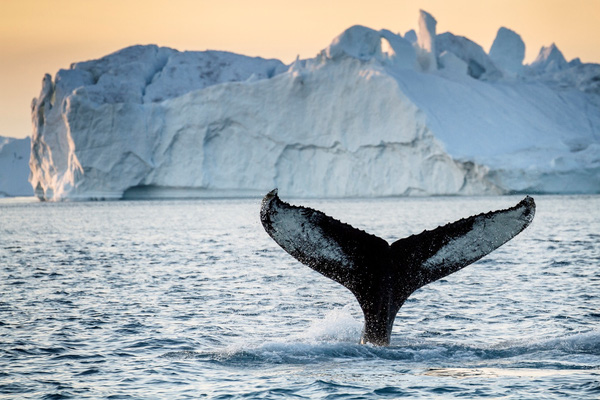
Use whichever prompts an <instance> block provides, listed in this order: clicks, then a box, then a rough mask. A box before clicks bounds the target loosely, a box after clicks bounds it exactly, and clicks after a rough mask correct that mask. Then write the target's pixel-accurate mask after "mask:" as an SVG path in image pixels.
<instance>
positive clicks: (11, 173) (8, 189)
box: [0, 136, 33, 197]
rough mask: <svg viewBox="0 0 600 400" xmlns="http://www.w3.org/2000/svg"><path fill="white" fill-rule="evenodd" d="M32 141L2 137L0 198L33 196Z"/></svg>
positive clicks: (0, 147)
mask: <svg viewBox="0 0 600 400" xmlns="http://www.w3.org/2000/svg"><path fill="white" fill-rule="evenodd" d="M30 149H31V140H30V139H29V138H25V139H15V138H9V137H2V136H0V197H14V196H33V189H32V188H31V185H30V184H29V182H28V181H27V178H28V177H29V153H30Z"/></svg>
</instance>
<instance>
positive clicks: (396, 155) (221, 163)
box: [31, 12, 600, 200]
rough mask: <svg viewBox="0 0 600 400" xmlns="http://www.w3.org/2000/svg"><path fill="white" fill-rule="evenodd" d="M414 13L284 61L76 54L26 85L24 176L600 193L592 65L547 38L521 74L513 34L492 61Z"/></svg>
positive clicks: (42, 185) (184, 184)
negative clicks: (407, 24)
mask: <svg viewBox="0 0 600 400" xmlns="http://www.w3.org/2000/svg"><path fill="white" fill-rule="evenodd" d="M419 27H420V31H419V32H418V34H415V33H414V32H411V31H409V32H408V33H407V35H406V37H402V36H401V35H396V34H393V33H391V32H390V31H387V30H382V31H376V30H372V29H369V28H366V27H362V26H354V27H351V28H349V29H348V30H346V31H345V32H343V33H342V34H340V36H338V37H337V38H335V39H334V40H333V42H332V43H331V45H330V46H328V47H327V48H325V49H324V50H323V51H322V52H321V53H320V54H318V55H317V56H316V57H315V58H312V59H308V60H300V59H298V60H296V61H295V62H294V63H292V64H291V65H289V66H286V65H284V64H283V63H281V62H279V61H277V60H266V59H262V58H250V57H245V56H241V55H236V54H231V53H226V52H217V51H207V52H179V51H176V50H173V49H169V48H162V47H157V46H134V47H129V48H126V49H123V50H121V51H118V52H116V53H114V54H111V55H108V56H106V57H103V58H101V59H99V60H94V61H88V62H84V63H76V64H73V65H72V66H71V67H70V68H69V69H66V70H60V71H59V72H58V73H57V74H56V76H55V77H54V79H52V78H51V76H50V75H46V77H45V78H44V80H43V84H42V90H41V93H40V96H39V97H38V98H36V99H35V100H34V102H33V106H32V116H33V122H34V132H33V135H32V154H31V168H32V173H31V184H32V185H33V187H34V188H35V193H36V195H37V196H38V197H39V198H41V199H49V200H61V199H92V198H102V199H109V198H122V197H173V196H255V195H261V194H264V193H265V192H266V191H268V190H270V189H272V188H273V187H279V188H280V190H281V191H282V192H285V193H287V195H290V196H303V197H310V196H330V197H342V196H393V195H409V194H410V195H413V194H417V195H431V194H435V195H439V194H492V193H507V192H551V193H572V192H577V193H579V192H581V193H597V192H600V134H599V132H600V107H599V105H600V96H599V91H598V90H597V88H598V85H597V83H598V80H600V70H599V69H598V66H597V65H590V64H581V65H573V66H571V64H569V65H568V68H565V67H564V65H563V64H562V63H561V62H558V63H559V64H560V68H555V67H554V65H558V64H557V62H556V59H557V56H556V54H555V53H553V52H552V51H547V52H546V53H548V56H547V57H546V58H543V57H542V58H540V61H539V63H538V64H536V65H535V66H527V67H526V68H525V67H524V68H523V73H522V75H520V74H519V72H520V70H521V69H520V68H519V65H517V64H518V63H517V62H516V60H517V59H518V58H519V57H520V49H514V51H512V50H511V49H510V48H507V46H508V47H510V44H511V43H516V45H517V46H519V45H520V44H519V41H518V40H516V39H515V37H514V35H509V37H502V38H500V39H499V42H498V43H499V44H498V45H497V47H498V50H497V51H495V53H496V55H497V56H498V57H497V58H496V59H497V60H502V61H503V62H499V63H498V64H499V65H496V64H495V63H494V59H495V58H494V57H490V56H488V54H486V53H485V51H484V50H483V49H481V47H480V46H478V45H477V44H476V43H474V42H472V41H470V40H468V39H466V38H463V37H460V36H455V35H452V34H449V33H445V34H441V35H436V33H435V19H433V17H431V16H430V15H429V14H427V13H425V12H422V13H421V16H420V23H419ZM502 35H505V34H502ZM499 36H500V34H499ZM520 43H522V42H520ZM546 53H544V54H546ZM544 60H545V61H544Z"/></svg>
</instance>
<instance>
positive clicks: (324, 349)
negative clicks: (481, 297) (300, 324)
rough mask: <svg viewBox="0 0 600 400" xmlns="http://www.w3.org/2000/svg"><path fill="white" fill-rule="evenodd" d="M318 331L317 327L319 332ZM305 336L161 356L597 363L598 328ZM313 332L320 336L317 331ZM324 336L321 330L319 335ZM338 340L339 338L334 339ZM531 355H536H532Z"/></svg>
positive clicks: (236, 360) (242, 360)
mask: <svg viewBox="0 0 600 400" xmlns="http://www.w3.org/2000/svg"><path fill="white" fill-rule="evenodd" d="M321 333H322V332H321ZM308 337H310V338H311V340H310V341H306V340H305V341H301V340H298V338H295V339H294V340H290V341H288V342H280V341H269V342H265V343H261V344H255V345H249V344H243V343H237V344H231V345H229V346H227V347H225V348H221V349H211V350H206V351H189V350H186V351H175V352H169V353H166V354H164V355H163V357H165V358H171V359H177V360H181V359H198V360H203V361H208V362H214V363H218V364H228V365H247V364H253V365H256V364H311V363H321V362H328V361H331V360H343V359H355V360H372V359H382V360H395V361H405V362H417V363H443V364H448V365H461V364H463V363H483V364H485V365H503V366H504V367H506V366H512V367H516V368H541V369H589V368H593V367H594V366H596V367H597V362H598V359H597V357H596V356H600V332H596V331H593V332H588V333H580V334H575V335H571V336H567V337H562V338H550V339H542V340H534V341H521V342H510V343H503V344H500V345H494V346H489V347H477V346H465V345H457V344H450V343H441V342H432V341H430V340H422V341H414V342H408V341H406V342H404V343H400V344H397V345H392V346H389V347H379V346H373V345H360V344H358V342H357V340H356V337H353V339H352V341H343V340H338V341H331V338H328V339H326V340H322V341H317V340H315V339H314V338H315V336H312V335H310V334H309V335H308ZM316 337H321V336H319V335H317V336H316ZM325 337H327V335H325ZM338 339H339V338H338ZM548 351H551V352H555V353H556V354H555V355H558V356H560V357H559V358H561V359H562V361H561V360H556V361H552V362H548V363H539V362H538V363H531V362H530V361H527V360H529V359H530V357H529V356H533V355H534V354H536V353H540V352H548ZM574 354H579V355H581V354H583V355H584V356H591V357H592V359H590V360H588V361H589V362H590V363H588V364H586V365H582V364H577V363H572V362H570V361H569V357H570V356H572V355H574ZM534 358H536V357H534Z"/></svg>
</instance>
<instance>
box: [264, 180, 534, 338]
mask: <svg viewBox="0 0 600 400" xmlns="http://www.w3.org/2000/svg"><path fill="white" fill-rule="evenodd" d="M534 214H535V202H534V201H533V199H532V198H531V197H529V196H527V197H526V198H525V199H523V200H522V201H521V202H520V203H519V204H517V205H516V206H514V207H511V208H508V209H506V210H500V211H493V212H489V213H486V214H479V215H475V216H472V217H469V218H465V219H461V220H459V221H456V222H453V223H450V224H448V225H445V226H441V227H439V228H436V229H434V230H431V231H424V232H422V233H420V234H418V235H413V236H409V237H407V238H404V239H400V240H398V241H396V242H394V243H392V244H391V245H390V244H388V243H387V242H386V241H385V240H383V239H381V238H379V237H377V236H374V235H371V234H368V233H366V232H364V231H362V230H360V229H356V228H353V227H352V226H350V225H348V224H345V223H343V222H340V221H338V220H336V219H334V218H331V217H329V216H327V215H325V214H323V213H322V212H320V211H317V210H313V209H310V208H305V207H296V206H292V205H290V204H287V203H285V202H283V201H281V200H280V199H279V197H278V196H277V189H275V190H273V191H271V192H270V193H268V194H267V195H266V196H265V198H264V199H263V201H262V207H261V210H260V219H261V222H262V224H263V226H264V228H265V230H266V231H267V233H268V234H269V235H270V236H271V237H272V238H273V240H275V242H277V244H279V245H280V246H281V247H282V248H283V249H284V250H285V251H287V252H288V253H289V254H291V255H292V256H293V257H294V258H296V259H297V260H298V261H300V262H301V263H303V264H306V265H308V266H309V267H311V268H312V269H314V270H315V271H317V272H320V273H321V274H323V275H325V276H326V277H328V278H330V279H333V280H334V281H336V282H338V283H340V284H342V285H343V286H345V287H346V288H348V289H349V290H350V291H351V292H352V293H353V294H354V296H356V299H357V300H358V303H359V304H360V307H361V308H362V310H363V314H364V316H365V326H364V329H363V333H362V337H361V343H373V344H376V345H387V344H389V342H390V336H391V334H392V326H393V325H394V319H395V318H396V314H397V313H398V310H399V309H400V307H401V306H402V304H404V302H405V301H406V299H407V298H408V297H409V296H410V295H411V294H412V293H413V292H414V291H415V290H417V289H419V288H420V287H422V286H425V285H427V284H428V283H431V282H434V281H436V280H438V279H441V278H443V277H445V276H447V275H450V274H451V273H453V272H456V271H458V270H460V269H462V268H464V267H466V266H467V265H469V264H471V263H473V262H475V261H477V260H479V259H480V258H481V257H483V256H485V255H486V254H488V253H490V252H491V251H493V250H495V249H497V248H498V247H500V246H502V245H503V244H504V243H506V242H508V241H509V240H510V239H512V238H513V237H515V236H516V235H517V234H518V233H519V232H521V231H522V230H523V229H525V228H526V227H527V226H528V225H529V224H530V223H531V221H532V220H533V216H534Z"/></svg>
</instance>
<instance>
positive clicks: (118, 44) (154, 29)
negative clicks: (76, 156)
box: [0, 0, 600, 137]
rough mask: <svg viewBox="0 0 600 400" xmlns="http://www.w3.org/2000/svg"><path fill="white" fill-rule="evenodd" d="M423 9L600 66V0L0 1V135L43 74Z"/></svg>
mask: <svg viewBox="0 0 600 400" xmlns="http://www.w3.org/2000/svg"><path fill="white" fill-rule="evenodd" d="M419 9H423V10H425V11H428V12H429V13H430V14H432V15H433V16H434V17H435V18H436V19H437V21H438V25H437V31H438V33H442V32H447V31H450V32H452V33H454V34H456V35H461V36H466V37H468V38H469V39H471V40H473V41H475V42H477V43H479V44H480V45H481V46H482V47H483V48H484V49H485V50H486V51H488V50H489V48H490V46H491V44H492V42H493V40H494V37H495V35H496V32H497V31H498V28H500V27H501V26H505V27H507V28H510V29H512V30H514V31H516V32H517V33H519V34H520V35H521V37H522V38H523V40H524V42H525V45H526V54H525V62H527V63H528V62H531V61H533V60H534V59H535V57H536V56H537V53H538V52H539V49H540V47H541V46H543V45H550V44H551V43H552V42H554V43H556V45H557V46H558V47H559V49H560V50H561V51H562V52H563V54H564V55H565V57H566V58H567V60H570V59H572V58H574V57H580V58H581V59H582V61H584V62H597V63H600V24H599V23H598V21H600V0H395V1H392V0H364V1H357V0H332V1H327V0H302V1H287V0H206V1H205V0H165V1H158V0H0V20H1V23H0V54H1V57H2V62H1V63H0V136H13V137H24V136H27V135H30V134H31V118H30V104H31V99H32V98H33V97H35V96H37V95H38V94H39V90H40V87H41V81H42V77H43V75H44V73H50V74H51V75H53V76H54V74H55V73H56V72H57V71H58V69H60V68H68V67H69V65H70V64H71V63H72V62H76V61H85V60H89V59H95V58H99V57H102V56H104V55H106V54H109V53H112V52H114V51H116V50H119V49H121V48H123V47H126V46H130V45H134V44H158V45H161V46H168V47H173V48H176V49H178V50H207V49H211V50H226V51H233V52H237V53H242V54H246V55H250V56H261V57H264V58H278V59H280V60H282V61H284V62H286V63H289V62H291V61H293V60H294V59H295V58H296V56H297V55H299V56H300V57H301V58H307V57H313V56H315V55H316V54H317V53H318V52H319V51H320V50H321V49H323V48H325V47H326V46H327V45H328V44H329V43H330V42H331V40H332V39H333V38H334V37H335V36H337V35H338V34H339V33H341V32H342V31H343V30H345V29H346V28H348V27H350V26H352V25H356V24H360V25H365V26H368V27H370V28H374V29H383V28H385V29H389V30H390V31H392V32H396V33H402V34H404V33H405V32H406V31H407V30H409V29H416V28H417V19H418V15H419V14H418V12H419Z"/></svg>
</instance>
